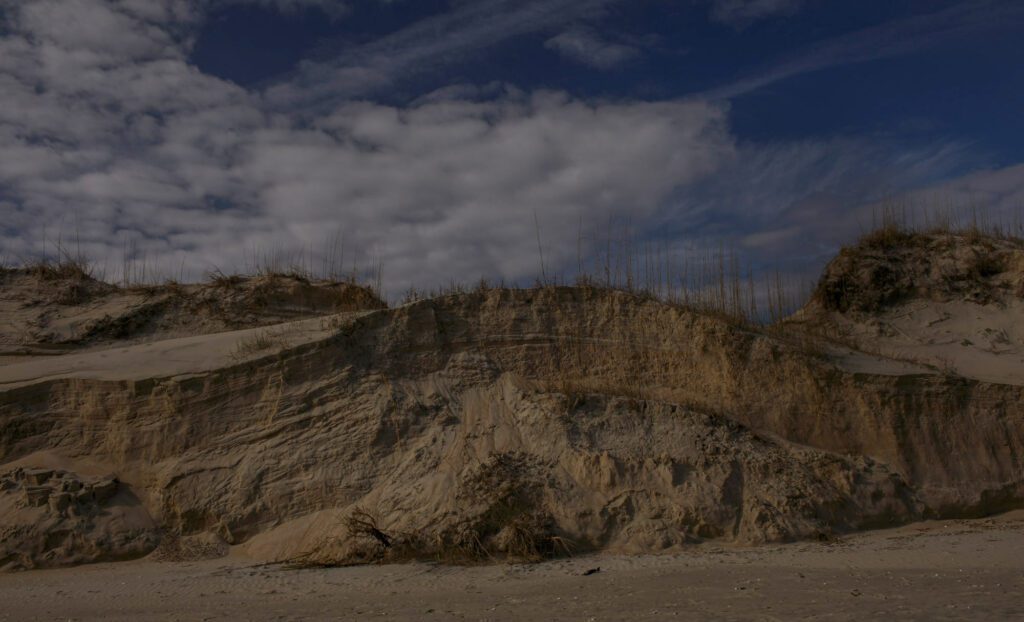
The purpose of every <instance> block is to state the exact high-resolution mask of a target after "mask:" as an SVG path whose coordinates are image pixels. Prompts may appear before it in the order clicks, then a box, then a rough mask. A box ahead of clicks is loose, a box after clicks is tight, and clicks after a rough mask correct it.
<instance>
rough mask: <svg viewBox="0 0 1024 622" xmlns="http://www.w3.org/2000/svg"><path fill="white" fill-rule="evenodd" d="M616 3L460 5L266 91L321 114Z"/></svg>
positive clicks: (276, 100)
mask: <svg viewBox="0 0 1024 622" xmlns="http://www.w3.org/2000/svg"><path fill="white" fill-rule="evenodd" d="M619 1H621V0H479V1H477V2H463V3H458V4H456V5H455V7H454V8H453V9H452V10H450V11H447V12H444V13H441V14H439V15H436V16H433V17H430V18H426V19H423V20H421V21H419V22H416V23H414V24H412V25H411V26H408V27H406V28H403V29H401V30H398V31H397V32H394V33H392V34H390V35H387V36H384V37H381V38H379V39H376V40H374V41H372V42H370V43H367V44H365V45H361V46H356V47H351V48H347V49H343V50H340V51H339V53H338V55H337V56H336V57H335V58H333V59H332V60H329V61H322V62H306V63H303V65H302V66H301V67H300V68H299V70H298V71H297V72H295V74H294V75H293V76H291V77H290V78H289V79H287V80H285V81H283V82H281V83H280V84H277V85H275V86H273V87H271V88H269V89H267V97H268V101H269V102H270V103H271V104H272V105H275V106H279V107H289V108H292V109H294V108H296V107H322V106H323V105H324V103H325V102H330V101H333V100H337V99H348V98H353V97H362V96H366V95H368V94H371V93H373V92H375V91H378V90H380V89H383V88H385V87H387V86H391V85H393V84H394V82H395V81H396V80H398V79H399V78H401V77H403V76H406V75H409V74H410V73H412V72H417V71H424V70H430V69H431V68H433V69H434V70H436V69H438V68H440V67H444V66H445V65H446V64H448V63H451V62H455V61H459V60H463V59H464V58H465V57H466V55H467V54H469V53H472V52H474V51H478V50H483V49H486V48H488V47H491V46H493V45H496V44H498V43H501V42H503V41H507V40H508V39H511V38H512V37H517V36H521V35H524V34H530V33H535V32H546V31H557V29H559V28H561V27H562V26H564V25H565V24H568V23H570V22H573V21H577V20H580V19H586V18H588V17H594V16H596V15H599V14H600V12H601V11H602V10H603V9H604V8H605V7H607V6H609V5H612V4H614V3H616V2H619Z"/></svg>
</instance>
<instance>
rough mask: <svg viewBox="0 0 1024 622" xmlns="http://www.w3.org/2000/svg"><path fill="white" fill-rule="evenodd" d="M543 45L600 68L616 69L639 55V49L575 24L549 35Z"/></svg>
mask: <svg viewBox="0 0 1024 622" xmlns="http://www.w3.org/2000/svg"><path fill="white" fill-rule="evenodd" d="M544 47H546V48H548V49H551V50H555V51H557V52H558V53H559V54H561V55H562V56H564V57H565V58H568V59H570V60H573V61H575V62H578V63H582V64H584V65H588V66H590V67H594V68H596V69H601V70H606V71H607V70H610V69H617V68H619V67H622V66H623V65H626V64H628V63H629V62H630V61H631V60H634V59H635V58H637V57H639V56H640V50H638V49H637V48H635V47H633V46H631V45H625V44H622V43H616V42H614V41H609V40H608V39H606V38H604V37H602V36H601V35H600V34H598V33H597V31H595V30H593V29H592V28H585V27H582V26H575V27H573V28H570V29H568V30H565V31H563V32H560V33H559V34H557V35H555V36H554V37H551V38H550V39H548V40H547V41H546V42H545V43H544Z"/></svg>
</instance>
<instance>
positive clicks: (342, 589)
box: [0, 511, 1024, 620]
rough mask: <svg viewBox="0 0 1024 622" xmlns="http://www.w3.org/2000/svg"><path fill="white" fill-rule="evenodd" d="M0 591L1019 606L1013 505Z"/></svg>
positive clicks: (259, 609) (224, 598)
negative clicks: (759, 533)
mask: <svg viewBox="0 0 1024 622" xmlns="http://www.w3.org/2000/svg"><path fill="white" fill-rule="evenodd" d="M593 568H600V571H599V572H596V573H593V574H590V575H584V573H585V572H586V571H587V570H590V569H593ZM0 602H2V603H3V606H2V607H0V620H101V619H102V620H346V619H352V620H354V619H389V620H396V619H397V620H515V619H523V620H541V619H545V620H637V619H651V620H655V619H680V620H687V619H690V620H696V619H725V620H789V619H818V620H863V619H885V618H897V619H901V620H959V619H977V620H1011V619H1024V511H1017V512H1012V513H1009V514H1005V515H1002V516H998V517H994V518H987V519H976V520H955V521H929V522H924V523H916V524H912V525H907V526H904V527H901V528H898V529H891V530H884V531H874V532H866V533H860V534H856V535H852V536H847V537H843V538H840V539H837V540H833V541H830V542H822V543H795V544H784V545H771V546H761V547H752V548H736V547H723V546H718V545H700V546H695V547H694V548H692V549H690V550H687V551H684V552H680V553H676V554H669V555H648V556H628V557H627V556H614V555H596V556H583V557H577V558H572V559H564V560H558V561H551V562H547V563H542V564H535V565H509V564H495V565H485V566H470V567H465V566H461V567H460V566H443V565H436V564H428V563H414V564H403V565H389V566H366V567H350V568H330V569H319V568H317V569H302V570H294V569H287V568H284V567H282V566H280V565H257V564H254V563H253V562H251V561H248V560H246V559H244V558H241V557H239V556H237V554H236V555H229V556H228V557H225V558H221V559H214V560H205V561H199V562H158V561H153V560H150V559H143V560H139V561H135V562H122V563H110V564H96V565H89V566H82V567H78V568H69V569H61V570H46V571H31V572H22V573H15V574H7V575H2V576H0Z"/></svg>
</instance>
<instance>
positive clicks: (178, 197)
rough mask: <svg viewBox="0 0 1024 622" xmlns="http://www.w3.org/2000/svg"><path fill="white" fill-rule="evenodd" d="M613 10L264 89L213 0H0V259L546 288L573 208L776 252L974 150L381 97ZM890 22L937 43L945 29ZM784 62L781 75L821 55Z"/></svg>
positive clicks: (499, 15) (435, 40) (649, 106)
mask: <svg viewBox="0 0 1024 622" xmlns="http://www.w3.org/2000/svg"><path fill="white" fill-rule="evenodd" d="M292 4H294V6H298V4H299V3H292ZM302 4H309V5H310V6H313V5H315V4H316V2H312V1H311V2H309V3H302ZM607 5H608V3H607V2H603V1H598V0H593V1H569V0H554V1H552V2H545V3H541V2H533V1H530V2H525V3H523V2H511V1H504V0H485V1H484V2H479V3H461V4H459V5H457V6H456V8H455V9H453V10H452V11H451V12H449V13H446V14H444V15H439V16H436V17H434V18H428V19H426V20H423V21H421V22H419V23H417V24H414V25H413V26H410V27H408V28H405V29H402V30H399V31H398V32H396V33H393V34H392V35H388V36H384V37H382V38H380V39H379V40H377V41H375V42H372V43H369V44H366V45H362V46H358V47H356V48H351V49H344V50H341V51H340V52H339V55H338V56H337V57H336V58H335V59H333V60H332V61H330V62H321V63H317V64H315V65H314V64H307V65H306V66H304V67H303V68H302V69H301V70H300V71H299V72H297V73H296V74H294V75H292V76H289V77H288V78H287V79H286V80H284V81H283V82H281V83H280V84H279V85H278V86H277V87H276V89H271V90H270V92H269V95H268V94H267V93H263V92H257V91H252V90H247V89H244V88H241V87H239V86H237V85H235V84H232V83H231V82H228V81H225V80H221V79H218V78H216V77H214V76H210V75H206V74H203V73H202V72H201V71H199V70H198V69H197V68H196V67H195V66H194V65H192V64H191V63H190V61H189V56H188V49H189V45H190V37H191V36H193V35H194V32H195V28H196V27H197V24H199V23H201V22H202V20H203V19H204V11H205V10H208V8H209V7H210V6H213V5H212V4H205V5H203V4H201V3H196V2H193V1H192V0H159V1H158V0H147V1H145V2H143V1H142V0H37V1H34V2H31V3H23V2H15V1H13V0H0V8H2V9H3V12H4V18H5V22H4V31H3V33H2V35H0V223H2V225H0V254H2V252H3V251H6V253H7V254H8V256H10V255H14V256H23V257H24V256H30V255H31V254H33V253H34V252H36V251H38V250H39V247H40V243H41V242H42V241H43V240H45V239H46V238H47V237H49V238H51V239H52V238H53V237H54V236H55V235H56V234H57V233H58V231H60V230H61V228H63V230H64V232H65V233H66V234H70V233H71V232H74V233H75V234H76V236H77V237H78V238H79V239H80V240H81V243H82V247H83V250H85V251H87V252H89V253H90V254H92V255H93V256H94V257H97V258H100V259H102V258H104V257H110V258H113V257H117V256H118V254H119V253H120V250H121V243H122V240H123V239H124V238H126V237H127V238H131V239H134V240H136V242H137V245H138V248H139V250H140V251H141V252H144V253H146V255H147V257H148V258H149V259H150V260H151V261H153V262H154V263H156V264H160V265H170V266H174V267H175V270H176V269H177V268H178V266H184V268H185V269H186V271H187V272H189V271H190V273H191V274H193V275H196V274H199V273H201V272H202V271H203V270H206V269H209V268H211V267H213V266H219V267H221V268H224V269H226V270H228V269H232V268H244V266H245V260H246V257H247V256H248V255H249V254H250V253H251V251H252V249H253V248H254V247H260V248H276V249H283V250H285V251H297V250H299V249H303V248H309V247H310V246H312V247H314V248H315V247H317V246H318V245H319V244H320V243H321V241H325V238H326V237H327V236H329V235H333V234H334V233H335V232H342V233H344V234H345V235H346V237H347V239H348V240H349V242H348V248H349V251H348V252H349V253H350V255H349V259H348V261H349V262H350V263H351V262H352V261H353V258H352V257H351V253H352V249H353V248H354V247H355V248H358V253H359V254H361V255H362V256H363V258H364V259H363V261H365V260H366V259H367V258H368V257H369V256H373V257H374V258H376V259H377V260H380V261H382V262H383V264H384V266H385V278H386V281H387V283H388V284H389V286H390V287H391V288H392V290H393V291H395V290H401V289H403V288H405V287H406V286H408V285H409V284H413V283H415V284H417V285H420V286H430V285H433V284H437V283H441V282H445V281H448V280H450V279H453V278H454V279H475V278H478V277H480V276H482V275H484V276H489V277H497V276H503V277H505V278H507V279H513V280H514V279H529V278H532V277H533V276H535V275H536V271H537V255H536V250H537V249H536V231H535V230H534V223H533V214H534V213H535V212H536V214H537V215H538V218H539V221H540V223H541V226H542V228H543V244H544V246H545V258H546V259H547V260H548V261H549V262H550V263H551V265H552V267H557V265H558V264H559V263H561V264H566V263H572V262H573V260H574V259H575V249H576V246H575V245H576V236H577V234H578V223H579V220H580V217H581V216H582V217H583V218H584V219H585V220H588V221H591V222H593V221H598V220H599V221H601V222H607V221H608V218H610V217H611V218H620V219H630V220H632V221H633V222H634V223H636V224H637V225H638V226H640V227H648V232H649V234H650V235H663V234H665V233H667V232H674V233H675V235H676V238H677V239H679V240H686V239H693V238H699V237H712V238H714V237H724V235H723V231H725V230H726V229H729V231H731V233H729V234H728V235H731V236H732V238H731V239H734V240H737V241H738V243H739V244H741V245H742V246H743V247H744V248H747V249H749V250H750V252H752V253H759V254H760V255H759V256H761V257H769V256H771V255H772V254H773V253H781V252H783V251H785V249H787V248H788V249H790V251H791V250H792V248H793V247H796V246H798V244H797V241H801V240H807V239H811V238H813V237H815V236H819V237H820V236H822V235H824V234H825V230H824V229H822V227H824V226H825V225H826V224H828V225H830V226H831V225H834V227H832V229H830V230H829V232H828V234H829V235H831V236H833V237H832V238H829V239H839V236H842V235H847V234H849V232H850V231H851V228H852V227H853V226H854V224H855V223H854V224H851V223H853V221H852V220H850V219H848V218H847V217H846V215H847V214H849V213H853V211H855V210H856V209H857V206H858V205H860V204H862V203H864V202H867V201H871V200H873V197H872V196H870V195H869V194H866V193H864V192H858V191H857V190H856V189H857V188H879V187H885V189H886V191H889V192H904V191H908V190H913V189H915V188H920V187H922V186H927V185H928V184H930V183H933V182H934V181H935V176H936V175H940V176H941V175H947V176H948V175H950V174H952V173H951V171H956V170H958V169H959V168H962V167H963V163H964V162H965V161H969V160H970V157H968V156H969V155H970V154H965V152H964V151H963V150H962V149H961V148H960V146H958V145H951V144H947V143H942V142H936V143H934V144H927V145H918V146H916V147H907V146H906V145H898V144H890V143H885V142H884V141H879V140H875V139H873V138H871V137H862V138H861V139H858V140H852V139H844V140H837V139H834V138H828V137H826V138H822V139H819V140H808V141H804V142H799V143H786V144H781V145H766V144H755V145H748V144H739V143H738V141H737V139H736V138H735V136H734V135H733V134H732V132H731V131H730V128H729V107H728V104H727V103H726V102H723V101H720V100H714V99H709V98H706V97H695V98H692V99H689V100H685V101H684V100H670V101H660V102H645V101H637V100H635V99H624V100H621V101H614V102H612V101H589V100H585V99H581V98H578V97H572V96H570V95H568V94H566V93H564V92H559V91H532V92H526V91H521V90H518V89H516V88H514V87H511V86H508V85H501V84H497V85H491V86H490V87H488V88H479V87H476V86H473V85H458V86H456V87H452V88H446V89H442V90H441V91H438V92H435V93H431V94H429V95H427V96H423V97H420V98H419V99H417V100H416V101H414V102H412V103H409V104H405V105H386V104H383V103H379V102H374V101H372V99H371V98H370V97H369V94H372V93H373V92H374V88H376V87H377V86H379V85H387V84H391V83H393V82H397V81H400V80H402V79H403V76H405V75H407V74H409V73H415V72H417V71H421V70H427V69H429V68H431V67H433V66H436V65H438V64H443V63H446V62H449V60H450V59H451V58H462V57H464V56H465V55H467V54H470V53H471V52H472V51H474V50H479V49H484V48H486V47H488V46H490V45H493V43H494V42H496V41H501V40H504V39H505V38H507V37H511V36H515V35H516V34H517V33H518V34H522V33H543V32H551V33H557V32H564V31H565V28H566V27H567V25H569V24H572V23H576V21H577V20H579V19H583V18H585V17H586V16H590V15H592V14H593V12H595V11H597V12H599V11H601V10H603V9H604V8H605V7H606V6H607ZM282 6H283V5H282ZM204 7H205V8H204ZM1011 14H1012V12H1011ZM999 15H1005V14H1003V13H999ZM949 19H951V18H949ZM942 23H945V22H941V20H940V23H939V26H941V24H942ZM72 26H73V27H72ZM949 28H953V27H952V26H949ZM891 30H892V33H893V34H891V35H890V36H892V37H895V36H896V34H902V33H907V32H909V33H911V34H914V33H917V34H915V36H918V37H924V38H925V39H926V40H927V39H928V37H930V36H932V35H930V34H928V33H931V32H933V31H935V28H930V29H929V28H921V29H918V30H915V29H913V28H911V29H910V30H909V31H908V30H907V29H906V27H905V26H904V27H903V28H902V29H901V28H893V29H891ZM939 31H940V32H941V28H940V29H939ZM438 32H443V33H445V36H441V37H439V36H437V33H438ZM885 32H889V31H888V30H886V31H885ZM873 40H875V41H876V42H877V38H876V39H873ZM898 44H900V42H895V41H894V42H893V46H897V45H898ZM918 44H920V42H919V43H918ZM830 45H831V46H832V47H827V46H826V48H825V52H828V54H826V56H830V57H831V58H832V59H849V58H861V57H863V56H865V55H867V54H868V53H869V49H868V46H867V45H866V44H863V43H860V42H859V39H856V38H853V39H851V40H849V41H846V42H845V43H842V42H840V43H835V42H833V43H832V44H830ZM829 50H831V52H829ZM787 62H788V63H789V65H787V63H782V64H781V65H779V66H778V67H776V70H774V72H769V73H771V74H772V76H775V77H774V78H773V79H782V77H785V76H786V75H794V73H793V72H799V71H808V70H813V67H815V66H816V65H814V64H813V63H810V64H806V63H805V64H802V65H801V64H794V63H796V61H787ZM808 67H811V69H808ZM768 83H771V80H768V81H767V82H764V81H761V82H758V81H753V82H749V83H748V84H746V85H745V86H743V87H742V88H738V87H734V89H733V92H734V93H743V92H748V91H749V89H752V88H758V85H759V84H760V85H763V84H768ZM993 180H996V181H998V183H1000V184H1003V185H1004V186H1006V187H1008V188H1011V190H1008V191H1007V195H1006V196H1010V197H1012V196H1017V195H1016V194H1014V193H1016V192H1017V190H1014V189H1012V188H1017V187H1018V186H1016V185H1014V184H1017V183H1018V182H1019V187H1020V188H1024V174H1021V173H1020V171H1019V170H1011V171H1009V172H1007V173H1006V174H1003V175H996V174H994V173H993V176H992V177H990V178H985V179H983V180H980V181H977V182H972V183H974V187H980V186H986V185H989V184H992V183H996V181H993ZM883 181H884V183H882V182H883ZM1007 200H1009V199H1007ZM815 223H817V224H815ZM822 223H824V224H822ZM815 227H818V228H815ZM570 256H572V257H570ZM112 263H113V262H112Z"/></svg>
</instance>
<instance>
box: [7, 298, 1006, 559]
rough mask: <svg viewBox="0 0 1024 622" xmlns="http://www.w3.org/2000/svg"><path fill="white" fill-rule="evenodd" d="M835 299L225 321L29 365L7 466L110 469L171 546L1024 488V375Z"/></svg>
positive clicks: (921, 510) (651, 528) (757, 535)
mask: <svg viewBox="0 0 1024 622" xmlns="http://www.w3.org/2000/svg"><path fill="white" fill-rule="evenodd" d="M918 299H920V297H918ZM905 300H909V299H905ZM978 304H989V303H987V302H985V303H978ZM1008 308H1009V307H1008ZM1011 311H1012V310H1011ZM828 313H833V314H834V313H849V310H847V311H846V312H838V311H835V310H830V311H828ZM822 317H824V316H822V315H812V314H811V313H810V312H807V313H805V314H803V316H802V320H801V321H802V322H804V326H803V329H801V330H804V332H801V333H794V332H781V333H780V332H763V331H756V330H751V329H746V328H743V327H740V326H736V325H733V324H730V323H728V322H726V321H724V320H722V319H719V318H714V317H709V316H705V315H701V314H698V313H694V312H691V311H687V310H685V309H681V308H678V307H673V306H670V305H666V304H663V303H660V302H657V301H653V300H648V299H641V298H637V297H635V296H632V295H629V294H626V293H622V292H613V291H603V290H596V289H587V288H544V289H538V290H497V289H496V290H486V291H479V292H475V293H472V294H464V295H459V296H450V297H445V298H438V299H434V300H427V301H421V302H418V303H414V304H411V305H406V306H404V307H401V308H398V309H391V310H377V311H363V312H360V313H353V314H348V315H340V316H333V317H332V318H330V319H329V321H325V322H323V323H321V324H320V325H319V326H318V327H315V328H314V329H309V330H306V332H301V331H300V332H296V333H295V334H296V335H299V336H298V337H294V338H292V337H287V336H286V337H282V340H281V341H280V343H278V344H277V345H276V346H275V347H273V348H270V349H255V350H247V349H243V350H241V352H242V355H239V353H238V351H235V352H234V353H233V355H232V356H227V355H226V354H225V348H226V347H227V346H226V345H225V344H229V343H230V341H231V339H232V338H233V337H232V335H225V334H220V335H211V336H209V337H204V338H202V339H207V340H208V345H209V347H208V348H206V349H205V350H204V349H203V348H201V347H197V345H196V343H193V341H194V340H195V339H196V338H192V340H189V341H188V343H187V344H185V345H182V343H183V341H182V340H167V341H162V342H157V343H153V344H148V345H145V346H131V347H129V348H127V349H124V350H117V351H114V350H95V351H88V352H82V353H79V354H69V355H64V356H61V357H53V358H54V359H59V360H60V361H61V364H60V365H59V366H57V365H56V364H54V366H53V368H52V369H50V370H49V371H47V370H46V369H44V367H45V365H43V363H40V362H38V361H33V362H27V363H22V364H14V365H8V366H6V367H0V382H2V383H3V384H0V464H6V466H4V467H3V468H0V471H2V470H4V469H8V470H9V469H13V468H14V467H19V466H20V467H46V466H51V468H52V466H53V465H54V464H56V463H59V465H58V466H59V467H60V468H62V469H64V470H66V471H68V472H71V473H77V472H83V473H85V472H88V473H93V472H96V470H97V469H102V470H104V472H108V471H109V472H111V473H114V474H116V476H117V477H118V478H119V481H120V482H121V483H122V485H123V486H125V487H127V488H126V489H128V490H130V491H131V493H132V494H133V495H134V496H135V497H137V498H138V501H139V504H138V506H137V507H138V508H142V509H143V510H144V511H145V513H146V516H147V517H148V518H149V519H150V520H151V521H152V524H153V525H155V526H156V527H157V528H158V529H159V530H160V531H161V533H162V534H163V535H162V540H163V541H164V542H165V543H167V542H172V541H173V542H175V543H177V542H181V541H183V540H182V538H184V539H188V538H195V537H200V538H207V539H208V538H211V537H216V538H219V539H221V540H223V541H226V542H228V543H231V544H241V545H243V546H244V548H245V550H246V551H247V552H248V553H249V554H251V555H253V556H255V557H257V558H260V559H275V560H280V559H293V558H295V557H297V556H298V557H301V556H303V555H306V556H307V557H305V559H307V560H310V561H314V562H317V561H360V560H367V559H376V558H378V557H380V556H382V555H383V556H385V557H386V556H392V557H395V558H401V557H403V556H406V557H408V556H440V557H445V556H452V557H455V558H458V557H460V556H463V557H465V556H470V557H477V558H480V557H482V558H488V557H492V558H499V557H501V556H503V555H512V556H516V557H530V556H533V555H543V554H546V553H559V552H564V551H565V550H569V549H572V550H592V549H606V550H618V551H632V552H639V551H659V550H665V549H666V548H669V547H673V546H679V545H682V544H685V543H688V542H695V541H699V540H702V539H709V538H715V539H723V540H729V541H735V542H741V543H758V542H766V541H779V540H787V539H797V538H811V537H821V536H827V535H828V534H831V533H835V532H844V531H848V530H853V529H859V528H866V527H872V526H880V525H888V524H895V523H899V522H906V521H909V520H914V519H916V518H919V517H922V516H928V515H947V516H948V515H954V514H955V515H970V514H979V513H986V512H991V511H998V510H1001V509H1006V508H1010V507H1016V506H1018V505H1020V503H1021V500H1022V499H1024V473H1022V472H1021V470H1020V456H1024V412H1022V403H1024V402H1022V399H1021V398H1022V397H1024V396H1022V389H1021V384H1022V383H1021V382H1010V381H1007V382H987V381H984V380H981V379H977V378H972V377H965V376H964V375H960V374H957V373H955V372H953V371H950V370H948V369H937V368H936V367H935V366H930V365H929V363H928V362H927V361H923V362H919V361H912V360H901V359H900V360H898V359H894V358H893V357H892V356H886V355H885V353H883V352H877V351H869V352H863V351H854V350H851V349H849V348H846V347H844V346H841V345H837V344H835V343H832V342H825V341H815V340H814V339H813V338H812V337H809V336H808V335H809V334H811V333H810V332H809V328H808V327H810V328H820V326H822V325H824V320H823V319H822ZM850 317H852V316H850ZM808 318H811V319H808ZM850 321H851V322H861V323H863V321H862V319H860V318H857V317H855V318H853V319H852V320H850ZM281 334H282V335H286V333H285V332H282V333H281ZM238 335H239V337H238V339H240V340H244V339H248V338H250V337H243V336H241V335H243V333H238ZM200 343H202V342H200ZM844 343H845V342H844ZM186 346H187V347H186ZM139 348H148V349H146V350H138V351H136V349H139ZM112 353H118V354H116V356H120V357H123V360H125V361H133V364H132V365H131V367H132V369H123V368H121V367H119V366H118V365H117V364H116V363H112V362H111V359H110V358H109V357H110V356H111V354H112ZM76 357H77V358H76ZM115 360H116V359H115ZM141 360H145V361H146V364H145V365H140V364H139V361H141ZM85 370H88V373H86V371H85ZM1012 379H1013V378H1010V380H1012ZM11 498H12V499H14V496H12V497H11ZM12 503H13V505H11V507H13V508H15V509H13V510H11V511H12V512H29V511H35V510H31V509H30V508H29V507H28V506H26V505H24V504H21V505H18V504H20V503H21V502H20V501H19V502H16V503H15V502H12ZM15 506H16V507H15ZM33 507H34V506H33ZM7 516H11V514H8V515H7ZM4 520H7V521H10V520H14V519H10V518H8V519H4ZM17 520H22V518H17ZM0 533H3V534H9V533H13V532H9V531H8V532H0ZM20 537H21V536H18V535H17V534H15V535H13V536H0V560H2V559H4V553H3V551H9V550H13V549H14V548H15V547H18V546H20V545H21V541H20V540H19V538H20ZM204 541H205V540H204ZM156 545H157V543H156V541H155V540H154V541H152V542H151V546H156ZM142 548H145V547H142ZM214 548H216V547H214ZM19 550H24V547H22V549H19ZM139 551H140V552H141V549H140V550H139ZM32 555H34V557H33V556H32ZM32 555H29V556H27V557H26V556H25V555H22V557H20V558H19V559H20V561H19V562H18V563H19V564H20V565H21V566H30V565H32V564H33V563H36V564H46V563H55V562H53V559H55V557H54V556H52V555H51V556H50V557H49V558H47V557H46V556H47V555H48V553H47V552H46V551H41V552H37V553H33V554H32ZM102 557H103V554H102V553H100V554H97V555H93V557H90V558H89V559H98V558H102ZM82 559H84V558H82Z"/></svg>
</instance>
